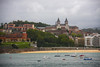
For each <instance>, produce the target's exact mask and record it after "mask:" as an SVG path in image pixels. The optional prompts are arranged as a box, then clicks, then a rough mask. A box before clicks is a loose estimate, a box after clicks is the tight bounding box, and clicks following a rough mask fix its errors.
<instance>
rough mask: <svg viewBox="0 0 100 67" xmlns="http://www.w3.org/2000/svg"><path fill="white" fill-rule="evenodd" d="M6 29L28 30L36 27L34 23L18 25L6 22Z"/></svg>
mask: <svg viewBox="0 0 100 67" xmlns="http://www.w3.org/2000/svg"><path fill="white" fill-rule="evenodd" d="M4 29H5V30H12V31H20V32H26V30H28V29H35V27H34V24H23V25H20V26H16V25H15V24H7V23H6V24H4Z"/></svg>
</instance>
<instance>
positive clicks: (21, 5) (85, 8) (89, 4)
mask: <svg viewBox="0 0 100 67" xmlns="http://www.w3.org/2000/svg"><path fill="white" fill-rule="evenodd" d="M58 18H59V19H60V21H61V23H62V24H63V23H64V21H65V19H66V18H67V19H68V23H69V26H78V27H79V28H92V27H100V0H0V23H8V22H12V21H16V20H23V21H25V20H27V21H34V22H43V23H46V24H50V25H54V24H55V22H56V21H57V19H58Z"/></svg>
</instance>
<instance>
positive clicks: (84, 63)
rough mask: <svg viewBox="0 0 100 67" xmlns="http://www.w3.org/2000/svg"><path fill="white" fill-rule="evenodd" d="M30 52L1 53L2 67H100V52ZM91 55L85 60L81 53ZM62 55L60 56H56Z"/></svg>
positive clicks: (0, 65)
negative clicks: (74, 55) (89, 58)
mask: <svg viewBox="0 0 100 67" xmlns="http://www.w3.org/2000/svg"><path fill="white" fill-rule="evenodd" d="M73 54H74V53H28V54H20V53H16V54H0V67H100V53H77V54H76V55H77V57H71V56H65V55H73ZM81 54H82V55H85V56H86V57H91V58H92V60H83V58H80V57H79V55H81ZM55 55H60V57H55Z"/></svg>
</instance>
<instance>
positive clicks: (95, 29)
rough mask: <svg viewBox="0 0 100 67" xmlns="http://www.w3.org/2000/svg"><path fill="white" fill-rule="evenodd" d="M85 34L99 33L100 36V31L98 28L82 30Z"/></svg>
mask: <svg viewBox="0 0 100 67" xmlns="http://www.w3.org/2000/svg"><path fill="white" fill-rule="evenodd" d="M82 31H84V32H90V33H99V34H100V29H98V28H87V29H82Z"/></svg>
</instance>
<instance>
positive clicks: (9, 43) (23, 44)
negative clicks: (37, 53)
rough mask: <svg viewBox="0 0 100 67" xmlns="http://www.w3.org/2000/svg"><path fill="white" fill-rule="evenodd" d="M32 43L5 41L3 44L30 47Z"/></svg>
mask: <svg viewBox="0 0 100 67" xmlns="http://www.w3.org/2000/svg"><path fill="white" fill-rule="evenodd" d="M30 43H31V42H4V43H2V45H1V46H5V47H6V46H9V47H11V46H12V44H16V45H17V47H18V48H30V47H31V46H30Z"/></svg>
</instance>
